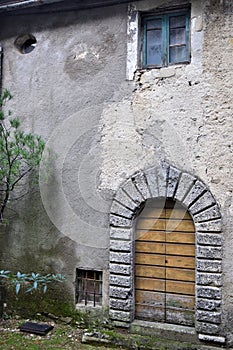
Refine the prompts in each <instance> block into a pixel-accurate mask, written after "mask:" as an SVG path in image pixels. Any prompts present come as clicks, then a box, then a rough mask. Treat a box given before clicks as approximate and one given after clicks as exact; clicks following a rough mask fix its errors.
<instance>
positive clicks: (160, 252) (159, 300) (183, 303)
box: [135, 199, 195, 326]
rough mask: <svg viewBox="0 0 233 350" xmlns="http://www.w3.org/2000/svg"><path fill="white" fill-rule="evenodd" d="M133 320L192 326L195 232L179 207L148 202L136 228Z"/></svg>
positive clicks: (183, 210) (187, 215)
mask: <svg viewBox="0 0 233 350" xmlns="http://www.w3.org/2000/svg"><path fill="white" fill-rule="evenodd" d="M135 238H136V241H135V318H137V319H143V320H148V321H157V322H166V323H174V324H183V325H189V326H191V325H193V324H194V306H195V230H194V224H193V220H192V218H191V216H190V215H189V213H188V212H187V211H186V209H185V208H184V207H183V206H181V205H180V204H179V203H177V202H174V201H170V200H167V201H166V202H165V200H154V199H153V200H148V201H147V202H146V206H145V208H144V209H143V211H142V212H141V214H140V215H139V217H138V219H137V224H136V237H135Z"/></svg>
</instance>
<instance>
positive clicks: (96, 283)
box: [76, 269, 102, 306]
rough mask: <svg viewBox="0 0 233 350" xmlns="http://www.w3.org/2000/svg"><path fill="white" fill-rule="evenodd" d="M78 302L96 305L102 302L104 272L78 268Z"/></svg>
mask: <svg viewBox="0 0 233 350" xmlns="http://www.w3.org/2000/svg"><path fill="white" fill-rule="evenodd" d="M76 303H77V304H83V305H89V306H96V305H101V304H102V272H101V271H94V270H81V269H77V270H76Z"/></svg>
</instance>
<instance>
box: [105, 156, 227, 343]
mask: <svg viewBox="0 0 233 350" xmlns="http://www.w3.org/2000/svg"><path fill="white" fill-rule="evenodd" d="M159 197H160V198H161V197H164V198H169V199H173V200H178V201H180V202H181V203H182V204H183V205H184V206H185V207H186V208H187V209H188V211H189V213H190V214H191V215H192V218H193V221H194V224H195V231H196V313H195V315H196V316H195V318H196V326H195V327H196V331H197V332H198V333H200V334H201V337H202V338H203V339H204V338H205V335H206V337H207V338H208V336H219V335H220V333H221V299H222V292H221V286H222V267H221V259H222V238H221V214H220V210H219V207H218V204H217V203H216V201H215V199H214V197H213V195H212V194H211V193H210V191H209V189H208V188H207V187H206V185H205V184H204V183H203V182H202V181H201V180H200V179H198V178H197V177H195V176H193V175H190V174H188V173H186V172H182V171H181V170H179V169H177V168H175V167H173V166H170V165H169V164H167V163H166V162H163V163H162V164H161V167H158V168H156V167H154V168H150V169H147V170H145V171H140V172H137V173H136V174H134V175H133V176H131V178H129V179H128V180H127V181H125V182H124V183H123V184H122V186H121V187H120V189H119V190H118V191H117V193H116V195H115V197H114V199H113V203H112V207H111V214H110V266H109V268H110V280H109V284H110V289H109V296H110V301H109V307H110V316H111V318H112V319H113V320H114V321H115V323H116V324H117V325H121V326H126V327H128V326H129V325H130V322H132V321H133V319H134V262H133V261H134V223H135V218H136V216H137V211H138V208H139V207H140V205H141V204H142V203H143V202H145V201H146V200H147V199H148V198H159Z"/></svg>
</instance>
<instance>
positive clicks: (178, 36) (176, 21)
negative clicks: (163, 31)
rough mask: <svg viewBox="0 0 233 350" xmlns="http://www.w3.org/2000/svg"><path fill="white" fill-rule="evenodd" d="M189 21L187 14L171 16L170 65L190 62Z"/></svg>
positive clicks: (169, 25)
mask: <svg viewBox="0 0 233 350" xmlns="http://www.w3.org/2000/svg"><path fill="white" fill-rule="evenodd" d="M188 26H189V20H188V16H187V14H175V15H169V23H168V27H167V28H168V29H167V30H168V32H169V59H168V63H180V62H187V61H188V51H189V50H188V47H189V45H188V42H189V35H187V34H188V32H189V30H188Z"/></svg>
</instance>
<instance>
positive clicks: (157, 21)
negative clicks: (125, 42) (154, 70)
mask: <svg viewBox="0 0 233 350" xmlns="http://www.w3.org/2000/svg"><path fill="white" fill-rule="evenodd" d="M162 24H163V19H162V18H161V17H153V18H150V19H147V20H146V21H145V23H144V36H143V44H144V45H143V66H161V65H162V55H163V30H162V29H163V26H162Z"/></svg>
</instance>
